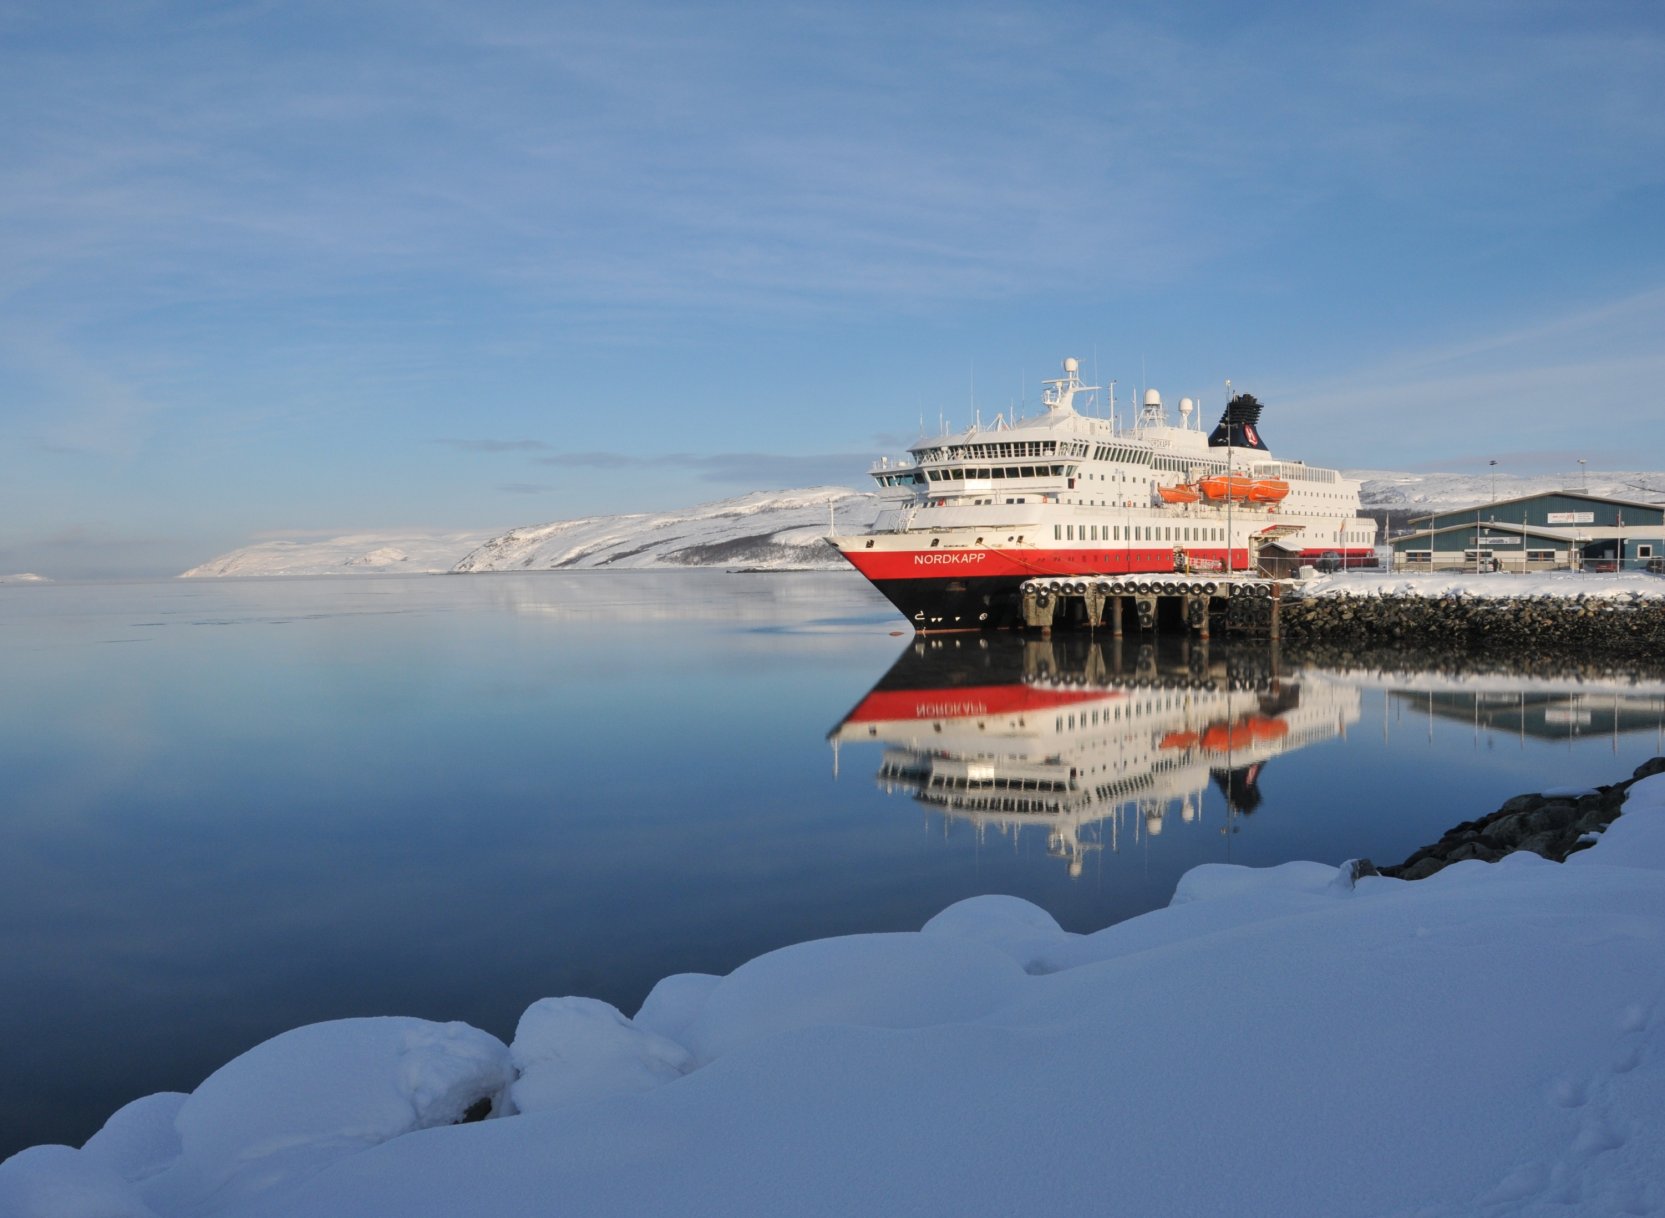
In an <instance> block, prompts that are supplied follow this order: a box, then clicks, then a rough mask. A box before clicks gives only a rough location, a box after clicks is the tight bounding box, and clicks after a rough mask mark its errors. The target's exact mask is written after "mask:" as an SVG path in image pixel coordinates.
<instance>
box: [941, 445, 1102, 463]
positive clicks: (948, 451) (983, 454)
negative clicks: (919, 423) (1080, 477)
mask: <svg viewBox="0 0 1665 1218" xmlns="http://www.w3.org/2000/svg"><path fill="white" fill-rule="evenodd" d="M1086 455H1087V444H1086V442H1085V441H1083V440H1062V441H1060V440H1022V441H1017V442H1014V443H1010V444H959V445H954V446H952V447H948V448H922V449H915V450H914V456H915V458H916V459H918V460H920V461H943V460H950V461H1010V460H1012V459H1014V458H1022V457H1085V456H1086Z"/></svg>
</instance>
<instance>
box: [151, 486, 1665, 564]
mask: <svg viewBox="0 0 1665 1218" xmlns="http://www.w3.org/2000/svg"><path fill="white" fill-rule="evenodd" d="M1349 476H1351V477H1355V478H1359V479H1362V480H1363V482H1364V490H1363V500H1364V504H1365V506H1366V507H1368V508H1392V509H1398V510H1401V511H1409V512H1412V513H1418V512H1434V511H1447V510H1451V509H1455V508H1462V507H1467V506H1469V505H1471V504H1478V503H1486V502H1489V501H1491V500H1492V499H1493V498H1494V497H1495V498H1499V499H1505V498H1512V497H1514V496H1517V495H1529V494H1534V493H1536V492H1539V491H1546V490H1555V489H1559V488H1560V487H1562V486H1563V485H1564V484H1565V483H1566V481H1567V479H1566V478H1564V477H1561V476H1558V475H1541V476H1535V477H1516V476H1512V475H1508V474H1498V475H1497V476H1496V477H1495V478H1493V477H1491V476H1490V475H1487V474H1405V473H1393V472H1390V471H1380V470H1363V471H1353V472H1352V473H1351V474H1350V475H1349ZM1644 487H1660V488H1662V490H1661V491H1660V492H1657V493H1655V494H1651V495H1650V494H1648V493H1647V491H1645V490H1644V489H1641V488H1644ZM1589 489H1590V492H1591V493H1592V494H1597V495H1609V496H1612V497H1614V498H1618V499H1641V500H1650V499H1658V498H1660V497H1661V495H1665V474H1648V473H1636V474H1626V473H1594V472H1592V473H1591V474H1590V475H1589ZM1494 492H1495V494H1494ZM829 509H830V510H831V513H832V515H833V516H834V517H835V518H836V520H837V523H838V527H839V529H840V530H857V529H860V528H863V527H865V526H866V525H868V524H870V523H871V522H872V520H873V517H874V515H875V514H876V513H877V511H878V500H877V499H876V498H875V496H873V495H872V494H869V493H864V492H861V491H853V490H850V489H848V488H846V487H841V486H819V487H811V488H809V489H807V490H793V491H757V492H755V493H753V494H750V495H741V496H740V497H738V498H735V499H722V500H718V501H717V502H715V503H703V504H700V505H699V506H697V507H692V508H687V509H684V510H680V511H671V512H654V513H636V514H632V515H625V516H586V517H582V518H580V519H577V520H558V521H554V522H552V523H549V524H539V525H529V526H526V527H524V528H517V529H511V530H509V531H507V532H503V533H496V534H493V533H478V532H476V533H419V532H415V531H412V530H403V531H399V532H362V533H353V534H348V535H346V536H342V537H332V538H329V539H327V540H317V541H305V540H295V541H268V542H262V543H261V544H259V545H254V546H246V547H244V548H243V549H240V550H233V551H231V552H230V553H229V554H222V555H220V556H219V557H218V558H215V559H212V560H211V561H209V562H205V563H203V564H202V565H201V566H197V567H192V568H191V569H190V570H189V571H186V572H185V573H184V574H185V576H187V577H191V578H196V577H201V576H212V575H243V576H250V575H353V574H362V573H365V572H376V571H384V572H404V573H422V572H441V571H457V572H476V571H547V570H557V569H568V568H585V567H590V568H593V567H615V568H616V567H768V568H775V569H783V570H784V569H794V570H798V569H818V570H838V569H841V568H842V567H843V565H844V563H843V560H842V559H840V558H839V557H838V556H837V555H836V554H834V553H833V552H832V550H831V549H829V548H828V547H827V546H826V544H825V543H824V542H823V541H822V538H823V537H825V536H826V533H827V521H828V512H829Z"/></svg>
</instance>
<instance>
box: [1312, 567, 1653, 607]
mask: <svg viewBox="0 0 1665 1218" xmlns="http://www.w3.org/2000/svg"><path fill="white" fill-rule="evenodd" d="M1300 586H1301V594H1302V595H1303V596H1393V595H1414V596H1430V597H1464V596H1467V597H1477V598H1482V599H1485V598H1511V597H1525V596H1557V597H1579V596H1583V597H1588V598H1591V599H1600V600H1613V601H1638V600H1657V599H1659V598H1660V597H1665V576H1658V575H1650V574H1648V573H1646V572H1643V571H1621V572H1617V573H1613V574H1607V575H1600V574H1595V573H1586V572H1582V571H1534V572H1529V573H1526V574H1520V575H1516V574H1510V573H1507V572H1488V573H1485V574H1480V575H1477V574H1475V573H1474V572H1472V571H1421V572H1418V571H1396V572H1392V573H1387V572H1376V571H1347V572H1338V573H1336V574H1334V575H1314V576H1311V577H1310V578H1307V579H1304V580H1302V581H1301V585H1300Z"/></svg>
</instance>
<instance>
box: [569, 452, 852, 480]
mask: <svg viewBox="0 0 1665 1218" xmlns="http://www.w3.org/2000/svg"><path fill="white" fill-rule="evenodd" d="M536 460H537V462H538V464H540V465H551V466H556V467H558V468H562V469H595V470H619V469H680V470H688V471H691V472H692V473H694V474H695V476H696V477H697V478H698V480H699V481H702V482H729V483H737V484H741V485H747V486H758V487H764V486H771V485H773V486H803V485H808V484H810V483H820V482H826V483H833V484H846V485H856V484H859V483H860V482H862V481H863V480H864V478H865V474H866V470H867V467H868V465H869V464H870V463H871V461H872V456H871V454H867V453H825V454H821V455H817V456H807V457H805V456H783V455H780V454H778V453H743V452H736V453H705V454H694V453H667V454H664V455H662V456H654V457H640V456H634V455H629V454H626V453H615V452H582V453H557V454H556V455H554V456H549V457H538V458H536Z"/></svg>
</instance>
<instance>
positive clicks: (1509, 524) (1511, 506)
mask: <svg viewBox="0 0 1665 1218" xmlns="http://www.w3.org/2000/svg"><path fill="white" fill-rule="evenodd" d="M1411 523H1412V525H1413V526H1416V527H1415V531H1413V532H1410V533H1406V534H1404V535H1403V536H1400V537H1395V538H1393V539H1392V540H1391V541H1390V542H1389V543H1388V544H1389V545H1390V546H1391V547H1392V550H1393V569H1394V570H1396V571H1455V570H1467V571H1636V570H1651V571H1655V572H1662V571H1665V505H1661V504H1656V503H1639V502H1636V501H1634V500H1629V499H1610V498H1607V497H1605V496H1601V495H1591V494H1587V493H1585V492H1583V491H1572V490H1562V491H1544V492H1540V493H1539V494H1535V495H1522V496H1519V497H1517V498H1514V499H1500V500H1498V501H1497V502H1495V503H1482V504H1479V505H1477V506H1475V507H1468V508H1461V509H1458V510H1455V511H1448V512H1436V513H1434V514H1432V515H1430V516H1424V517H1419V518H1417V519H1414V520H1412V522H1411Z"/></svg>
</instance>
